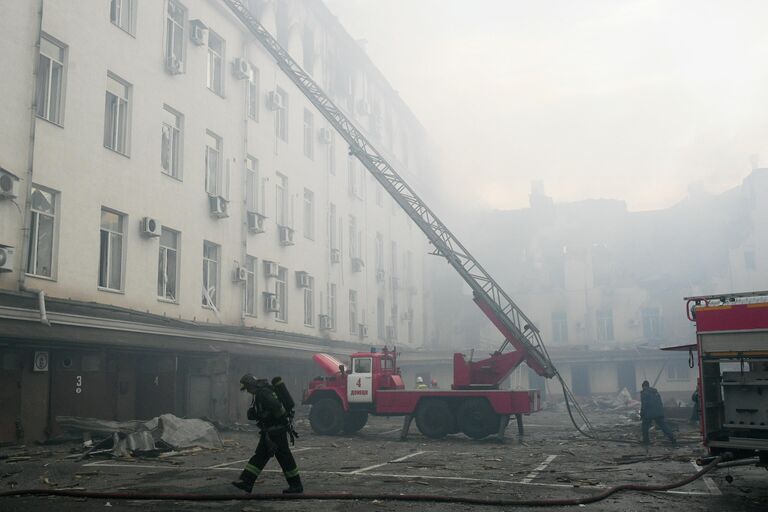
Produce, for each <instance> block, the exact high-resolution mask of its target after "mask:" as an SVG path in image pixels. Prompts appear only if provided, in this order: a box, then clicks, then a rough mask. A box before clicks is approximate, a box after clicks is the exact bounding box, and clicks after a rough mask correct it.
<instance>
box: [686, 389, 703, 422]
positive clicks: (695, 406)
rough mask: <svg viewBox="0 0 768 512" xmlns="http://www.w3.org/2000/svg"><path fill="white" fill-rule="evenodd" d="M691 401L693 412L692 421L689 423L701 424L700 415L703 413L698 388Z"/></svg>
mask: <svg viewBox="0 0 768 512" xmlns="http://www.w3.org/2000/svg"><path fill="white" fill-rule="evenodd" d="M691 401H692V402H693V411H691V419H690V420H689V423H691V424H692V425H695V424H697V423H698V422H699V413H700V412H701V409H700V407H701V405H700V404H699V387H698V386H696V390H695V391H694V392H693V394H692V395H691Z"/></svg>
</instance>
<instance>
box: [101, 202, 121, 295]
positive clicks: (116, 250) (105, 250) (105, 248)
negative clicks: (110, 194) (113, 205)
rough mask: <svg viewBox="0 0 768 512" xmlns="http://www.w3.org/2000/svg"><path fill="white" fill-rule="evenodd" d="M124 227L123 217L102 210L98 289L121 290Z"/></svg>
mask: <svg viewBox="0 0 768 512" xmlns="http://www.w3.org/2000/svg"><path fill="white" fill-rule="evenodd" d="M124 227H125V215H121V214H119V213H115V212H113V211H110V210H105V209H103V208H102V210H101V239H100V247H99V287H100V288H104V289H106V290H116V291H120V290H122V289H123V261H124V257H125V245H124V244H123V233H124Z"/></svg>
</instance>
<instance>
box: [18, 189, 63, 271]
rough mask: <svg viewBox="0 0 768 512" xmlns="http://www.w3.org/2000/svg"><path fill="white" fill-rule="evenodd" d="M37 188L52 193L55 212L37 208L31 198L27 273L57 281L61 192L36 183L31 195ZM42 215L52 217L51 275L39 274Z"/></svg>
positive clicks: (52, 206)
mask: <svg viewBox="0 0 768 512" xmlns="http://www.w3.org/2000/svg"><path fill="white" fill-rule="evenodd" d="M35 190H39V191H41V192H44V193H47V194H50V195H51V199H52V201H51V210H52V211H53V213H48V212H44V211H42V210H37V209H35V207H34V206H33V203H32V200H31V199H30V214H31V216H30V223H29V247H28V250H27V264H26V269H25V274H26V275H28V276H31V277H36V278H40V279H50V280H51V281H55V280H56V277H57V272H56V270H57V259H58V258H57V256H58V254H57V247H58V241H59V240H58V231H59V225H58V221H59V218H58V215H57V206H58V203H59V197H60V196H61V194H60V193H59V192H57V191H55V190H52V189H49V188H47V187H43V186H40V185H38V184H36V183H33V184H32V192H31V194H30V198H31V196H32V195H33V194H34V192H35ZM40 216H45V217H49V218H50V219H51V226H52V228H51V259H50V263H49V266H48V267H49V271H50V274H49V275H45V274H39V273H37V267H38V263H39V262H37V261H36V260H37V259H38V258H37V257H38V254H39V252H38V251H39V246H40V236H39V235H40ZM32 262H34V263H35V265H34V267H35V268H34V270H31V269H30V263H32Z"/></svg>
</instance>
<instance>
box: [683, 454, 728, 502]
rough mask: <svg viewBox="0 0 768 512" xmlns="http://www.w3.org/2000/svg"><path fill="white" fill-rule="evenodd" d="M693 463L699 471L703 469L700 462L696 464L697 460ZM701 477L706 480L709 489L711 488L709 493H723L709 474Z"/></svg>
mask: <svg viewBox="0 0 768 512" xmlns="http://www.w3.org/2000/svg"><path fill="white" fill-rule="evenodd" d="M691 464H693V467H694V469H696V471H697V472H698V471H701V468H702V466H699V465H698V464H696V461H695V460H692V461H691ZM701 479H702V480H704V484H706V486H707V489H709V494H714V495H715V496H722V494H723V493H722V492H721V491H720V488H719V487H718V486H717V484H716V483H715V481H714V480H712V479H711V478H709V477H708V476H704V477H702V478H701Z"/></svg>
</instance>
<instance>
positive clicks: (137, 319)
mask: <svg viewBox="0 0 768 512" xmlns="http://www.w3.org/2000/svg"><path fill="white" fill-rule="evenodd" d="M247 4H248V5H249V7H250V8H251V10H252V12H254V13H255V14H256V15H257V17H258V18H259V19H260V21H261V23H262V24H263V25H264V26H265V27H266V28H267V30H268V31H270V32H271V33H272V34H276V37H277V38H278V40H279V41H280V42H281V43H282V45H283V46H285V47H286V48H287V49H288V50H289V51H290V53H291V54H292V56H293V57H294V59H295V60H296V61H297V62H298V63H299V64H301V65H302V66H303V68H304V69H305V70H306V71H307V72H308V73H310V74H311V75H312V76H313V77H314V79H315V80H316V81H317V83H318V84H320V85H321V87H323V88H324V89H325V90H326V91H327V92H328V93H329V94H330V96H331V97H332V98H333V100H334V102H336V104H337V105H338V106H339V107H340V108H342V109H343V110H344V111H345V112H346V113H347V114H348V115H349V116H350V117H351V118H352V119H354V120H355V121H356V123H357V125H358V126H359V127H360V128H361V129H362V130H363V131H364V132H365V133H366V135H367V136H368V137H369V138H370V140H372V141H374V143H375V144H376V145H377V147H378V149H379V150H380V151H382V152H383V153H385V154H387V155H388V158H391V159H392V162H393V163H394V164H396V166H397V167H398V169H400V170H401V171H403V172H404V173H405V174H406V175H407V173H408V172H409V169H412V168H413V169H417V168H418V169H419V170H420V172H425V171H426V169H425V166H426V163H427V156H426V155H425V153H424V149H423V148H425V147H426V144H425V143H424V140H425V134H424V131H423V129H422V127H421V126H420V124H419V123H418V121H417V120H416V119H415V118H414V116H413V114H412V113H411V112H410V110H409V109H408V107H407V106H406V105H405V104H404V103H403V101H402V100H401V99H400V98H399V96H398V95H397V94H396V93H395V92H394V90H393V89H392V87H391V86H390V85H389V84H388V83H387V81H386V79H385V78H384V77H383V76H382V74H381V73H380V72H379V71H378V70H377V69H376V68H375V66H374V65H373V63H371V61H370V60H369V59H368V58H367V57H366V55H365V53H364V52H363V51H362V50H361V49H360V48H359V46H358V45H357V43H355V42H354V41H353V40H352V38H351V37H350V36H349V35H348V34H347V33H346V32H345V31H344V29H343V27H342V26H341V25H340V24H339V23H338V21H337V20H336V18H335V17H334V16H333V14H332V13H330V12H329V11H328V10H327V8H326V7H325V6H324V5H323V4H322V3H321V2H319V1H313V2H303V1H298V0H279V1H267V0H264V1H250V2H247ZM0 28H2V33H3V34H4V38H5V41H6V43H4V44H3V46H2V48H1V49H0V56H1V57H2V62H3V68H4V70H5V73H3V74H2V76H0V97H2V100H0V133H2V134H3V136H2V137H1V138H0V167H1V168H2V171H0V173H1V174H0V184H4V185H3V186H4V187H6V185H5V183H7V190H6V188H3V192H2V193H1V194H0V251H2V255H3V258H0V271H2V272H0V362H1V365H0V382H3V383H4V385H3V386H0V388H1V390H0V400H2V403H3V407H2V410H0V442H6V441H12V440H16V439H19V438H21V437H24V438H26V439H27V440H32V439H39V438H41V437H44V435H45V433H46V432H50V431H51V429H53V428H54V427H55V424H54V422H53V419H54V418H55V416H57V415H78V416H95V417H101V418H106V419H130V418H146V417H151V416H153V415H156V414H159V413H162V412H175V413H177V414H180V415H186V416H198V417H200V416H205V417H210V418H220V419H225V420H226V419H229V420H244V413H245V407H244V403H243V402H244V401H245V400H247V399H246V397H244V396H242V395H241V394H238V393H237V386H236V382H237V379H238V378H239V375H240V374H242V373H244V372H246V371H250V372H254V373H259V374H264V375H275V374H278V373H280V374H283V377H285V378H286V381H287V382H288V383H289V385H290V387H291V388H292V390H293V392H294V393H296V394H298V393H300V391H301V389H302V388H303V386H304V384H305V383H306V381H307V380H308V379H309V378H311V377H312V376H314V375H315V374H316V370H315V369H314V368H313V364H312V361H311V354H312V353H313V352H316V351H320V350H321V351H330V352H335V353H339V354H343V353H348V352H350V351H353V350H357V349H359V348H360V346H361V345H362V346H369V345H381V344H383V343H385V342H386V343H390V344H392V343H397V344H398V345H404V346H412V347H415V346H421V345H422V344H423V343H424V339H425V337H426V333H427V332H429V330H430V327H429V322H430V320H429V317H428V311H429V307H428V305H427V304H426V300H427V297H428V295H429V294H428V293H427V292H426V288H427V287H426V284H425V278H424V275H425V273H424V267H425V256H424V255H425V254H426V252H427V245H426V242H425V238H424V236H423V235H422V233H421V232H420V231H419V230H418V229H416V228H414V227H413V226H412V222H411V221H410V220H409V219H408V218H407V216H406V215H405V214H404V212H402V211H401V210H400V209H399V207H397V206H396V204H395V203H394V201H393V200H392V199H391V198H389V197H388V196H387V195H386V193H385V192H384V190H383V188H382V187H381V186H380V185H379V184H378V182H376V181H375V180H374V179H373V178H372V177H371V176H369V174H368V172H367V171H366V170H365V169H364V168H363V167H362V165H361V164H360V163H359V162H358V161H357V160H356V159H353V158H351V157H349V155H348V148H347V146H346V144H345V142H344V140H343V139H342V138H341V137H340V136H339V135H338V134H337V133H335V132H334V130H333V129H332V128H330V126H329V124H328V123H327V122H326V120H325V119H324V118H323V116H322V115H321V114H320V112H318V111H317V110H316V109H315V108H314V107H313V106H312V105H311V103H310V102H309V101H308V100H307V99H306V98H304V97H303V95H302V94H301V93H300V92H299V90H298V89H297V88H296V87H295V86H294V85H293V83H292V82H291V81H290V80H289V78H288V77H287V76H285V74H284V73H283V72H282V71H281V70H280V69H279V68H278V67H277V65H276V63H275V62H274V61H273V60H272V59H271V57H269V55H268V54H267V52H266V51H265V50H264V49H263V48H261V47H260V45H259V44H258V43H256V42H254V39H253V37H252V36H251V35H250V34H249V33H246V31H245V29H244V28H243V27H242V26H241V25H240V23H239V22H238V21H237V19H236V18H235V17H234V16H233V15H232V14H231V13H230V12H228V10H227V8H226V6H225V5H224V4H223V3H222V2H219V1H213V0H163V1H157V2H155V1H151V2H139V1H136V0H111V1H106V2H54V1H50V0H38V1H35V2H9V3H7V5H4V7H3V16H2V17H0ZM11 70H13V71H12V72H11ZM43 293H44V294H43ZM36 364H37V366H35V365H36ZM297 398H298V397H297Z"/></svg>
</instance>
